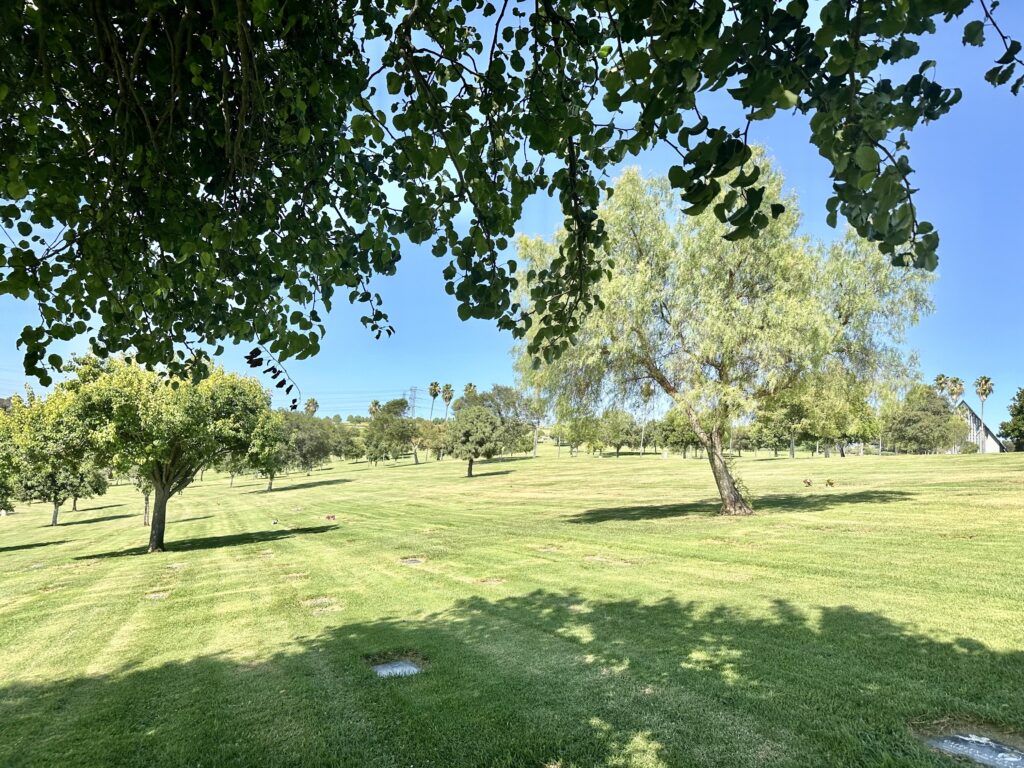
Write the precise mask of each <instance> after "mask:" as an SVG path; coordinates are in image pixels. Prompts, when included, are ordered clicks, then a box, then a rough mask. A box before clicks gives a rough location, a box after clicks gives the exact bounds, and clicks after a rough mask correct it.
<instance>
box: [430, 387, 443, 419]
mask: <svg viewBox="0 0 1024 768" xmlns="http://www.w3.org/2000/svg"><path fill="white" fill-rule="evenodd" d="M427 394H429V395H430V420H431V421H433V420H434V401H435V400H437V396H438V395H440V394H441V385H440V384H438V383H437V382H436V381H432V382H430V386H429V387H427Z"/></svg>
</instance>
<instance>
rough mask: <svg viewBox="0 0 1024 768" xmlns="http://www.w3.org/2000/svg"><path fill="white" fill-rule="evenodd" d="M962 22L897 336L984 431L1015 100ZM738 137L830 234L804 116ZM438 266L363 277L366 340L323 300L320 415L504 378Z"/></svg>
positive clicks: (22, 318) (1006, 387) (1016, 339)
mask: <svg viewBox="0 0 1024 768" xmlns="http://www.w3.org/2000/svg"><path fill="white" fill-rule="evenodd" d="M1000 12H1001V17H1000V18H1001V20H1002V24H1003V26H1004V29H1007V30H1009V31H1011V32H1012V33H1016V34H1017V35H1018V36H1020V35H1024V8H1022V7H1021V5H1020V4H1011V3H1007V4H1005V5H1004V7H1003V8H1001V9H1000ZM962 26H963V23H962V21H961V22H959V23H954V24H953V25H951V26H950V28H948V29H944V30H942V31H941V32H940V34H939V35H937V36H935V37H933V38H930V39H927V40H925V41H923V42H924V45H923V51H922V53H923V55H924V56H925V57H926V58H933V59H936V60H938V62H939V66H938V70H937V73H936V78H937V79H938V80H939V81H940V82H941V83H943V84H944V85H946V86H959V87H961V88H963V89H964V98H963V100H962V101H961V102H960V104H958V105H957V107H956V108H955V109H954V111H953V112H952V113H951V114H949V115H947V116H946V117H944V118H943V119H942V120H940V121H938V122H936V123H934V124H932V125H927V126H922V127H919V128H918V130H917V131H916V132H915V133H914V134H912V135H911V137H910V140H911V144H912V152H911V160H912V163H913V164H914V166H915V168H916V169H917V173H916V176H915V177H914V179H913V181H914V183H915V185H916V186H917V187H919V188H920V192H919V193H918V197H917V202H918V206H919V210H920V212H921V215H922V216H923V217H924V218H927V219H929V220H931V221H932V222H934V223H935V224H936V226H937V227H938V229H939V231H940V233H941V236H942V242H941V248H940V259H941V261H940V266H939V269H938V280H937V282H936V283H935V286H934V290H933V295H934V298H935V303H936V311H935V313H934V314H933V315H931V316H930V317H928V318H926V319H925V320H924V321H923V322H922V323H921V324H920V325H919V326H918V327H917V328H915V329H914V330H913V331H912V332H911V334H910V339H909V346H910V347H911V348H913V349H915V350H916V351H917V352H918V353H919V356H920V364H921V371H922V373H923V375H924V376H925V378H926V379H931V378H932V377H933V376H934V375H935V374H936V373H939V372H943V373H946V374H948V375H955V376H960V377H961V378H962V379H964V380H965V381H966V382H968V392H969V393H970V396H969V398H968V399H969V400H971V401H972V402H973V401H975V400H976V398H974V397H973V388H972V387H971V386H970V383H971V382H973V381H974V379H975V378H976V377H977V376H979V375H981V374H986V375H988V376H991V377H992V379H993V380H994V382H995V393H994V394H993V396H992V397H991V398H990V400H989V402H988V404H987V406H986V421H988V422H989V424H990V426H993V427H998V423H999V421H1000V420H1002V419H1004V418H1005V417H1006V406H1007V404H1008V403H1009V400H1010V398H1011V397H1012V395H1013V393H1014V392H1015V391H1016V390H1017V388H1018V387H1024V320H1022V313H1021V306H1020V304H1021V302H1024V295H1022V290H1024V260H1022V256H1024V228H1022V226H1021V224H1022V220H1024V192H1022V190H1021V186H1020V184H1021V181H1020V180H1021V179H1024V152H1022V151H1021V145H1020V139H1021V136H1022V135H1024V95H1022V96H1021V97H1020V98H1014V97H1013V96H1011V94H1010V92H1009V90H1008V89H1006V88H1002V89H998V90H997V89H994V88H992V87H991V86H989V85H988V84H987V83H986V82H984V80H983V74H984V72H985V70H986V69H988V67H990V66H991V61H992V59H993V58H994V57H995V56H997V55H998V53H997V51H996V47H995V46H994V45H993V44H992V43H991V42H990V43H989V44H988V45H987V46H986V47H985V48H984V49H977V48H969V49H965V48H963V46H962V45H961V44H960V32H959V29H960V28H962ZM716 107H717V109H716ZM710 111H711V113H712V115H714V116H719V118H720V120H722V121H725V120H727V119H728V118H729V116H730V110H729V109H728V107H719V106H718V105H716V104H712V105H711V110H710ZM751 133H752V138H753V140H755V141H757V142H758V143H761V144H763V145H765V146H767V147H768V149H769V151H770V152H771V154H772V155H773V156H774V157H775V159H776V160H777V162H778V164H779V166H780V168H781V169H782V171H783V172H784V173H785V175H786V178H787V183H788V184H789V185H790V186H791V187H792V188H793V189H794V190H795V191H796V193H797V194H798V195H799V197H800V204H801V208H802V210H803V213H804V225H803V226H804V229H805V230H806V231H807V233H809V234H811V235H813V236H815V237H818V238H822V239H831V238H833V237H836V236H837V235H838V233H837V232H835V231H833V230H830V229H829V228H828V227H827V226H826V224H825V209H824V201H825V199H826V198H827V197H828V194H829V189H830V187H829V184H828V170H827V166H826V164H825V163H824V162H823V161H822V160H821V158H819V157H818V155H817V151H816V150H815V149H814V148H813V147H812V146H811V145H810V144H809V142H808V130H807V127H806V123H805V121H804V120H803V119H802V118H797V117H789V116H784V117H781V118H776V119H774V120H772V121H770V122H768V123H761V124H757V125H755V127H754V129H752V132H751ZM632 164H635V165H639V166H640V168H641V169H642V170H643V171H644V172H645V173H647V174H651V175H654V174H660V173H665V172H666V171H667V169H668V167H669V165H671V164H672V160H671V157H670V156H669V154H668V152H666V151H663V150H654V151H652V152H649V153H647V154H645V155H643V156H641V157H640V158H635V159H633V161H632ZM560 221H561V213H560V211H559V210H558V207H557V205H556V204H554V203H553V202H551V201H549V200H547V199H535V200H533V201H531V202H530V204H529V206H528V209H527V212H526V215H525V217H524V219H523V221H522V222H521V225H520V231H521V232H523V233H525V234H530V235H545V236H548V235H550V234H551V233H552V232H553V231H554V229H555V228H556V227H557V226H558V224H559V222H560ZM444 264H445V262H444V261H442V260H440V259H435V258H434V257H432V256H431V255H430V253H429V249H427V248H418V247H412V246H410V247H408V249H407V250H406V252H405V253H404V254H403V258H402V261H401V263H400V264H399V268H398V274H397V275H396V276H395V277H392V278H383V279H378V280H377V281H376V283H375V287H376V289H377V290H378V291H379V292H380V293H382V294H383V296H384V300H385V308H386V310H387V311H388V313H389V314H390V316H391V320H392V323H393V324H394V326H395V328H396V329H397V333H396V334H395V335H394V336H393V337H391V338H390V339H381V340H379V341H378V340H375V339H374V338H373V336H372V335H371V334H370V333H368V332H367V331H366V330H364V329H363V327H362V326H361V325H360V323H359V316H360V314H361V313H360V311H359V310H358V309H357V308H352V307H349V306H342V305H338V306H336V307H335V309H334V311H333V312H332V313H331V315H330V317H329V319H328V335H327V338H326V339H325V342H324V344H323V349H322V351H321V353H320V355H319V356H318V357H316V358H315V359H312V360H305V361H291V362H289V363H286V367H287V368H288V370H289V372H290V373H291V374H292V376H293V378H294V379H295V380H296V381H297V382H298V383H299V385H300V387H301V388H302V395H303V397H315V398H316V399H317V400H318V401H319V402H320V404H321V412H322V413H324V414H334V413H339V414H342V415H346V414H349V413H360V414H362V413H365V412H366V406H367V404H368V403H369V401H370V400H372V399H374V398H378V399H382V400H383V399H387V398H391V397H397V396H401V395H402V394H403V393H404V392H406V391H407V390H408V389H409V388H410V387H413V386H416V387H418V388H419V400H418V405H419V407H418V408H417V412H418V413H419V414H420V415H426V412H427V411H426V408H427V406H428V404H429V403H428V400H427V396H426V392H425V390H426V387H427V384H428V383H429V382H430V381H432V380H439V381H441V382H442V383H443V382H451V383H452V384H453V385H454V386H455V387H456V389H457V390H458V391H461V388H462V386H463V385H464V384H465V383H466V382H469V381H472V382H474V383H476V384H477V385H478V386H479V387H481V388H483V387H488V386H490V385H491V384H494V383H512V381H513V373H512V357H511V354H510V349H511V346H512V338H511V336H510V335H509V334H507V333H500V332H498V331H497V330H496V329H495V328H494V327H493V325H491V324H489V323H486V322H482V321H468V322H461V321H459V319H458V318H457V316H456V313H455V301H454V300H453V299H452V298H451V297H449V296H447V295H446V294H445V293H444V290H443V280H442V278H441V269H442V268H443V267H444ZM0 317H2V318H3V322H2V323H0V394H6V393H8V392H11V391H16V390H19V389H20V388H21V386H22V385H23V383H24V376H23V374H22V373H21V354H20V353H19V352H18V350H16V349H15V340H16V338H17V336H18V333H19V332H20V329H21V327H22V326H23V325H25V324H26V323H29V322H34V320H35V317H36V311H35V308H34V306H33V305H31V304H27V303H23V302H19V301H17V300H15V299H12V298H11V297H0ZM247 350H248V347H247V346H243V347H237V348H229V350H228V353H226V354H225V355H224V357H223V358H222V360H221V362H222V363H223V364H224V365H225V366H226V367H228V368H229V369H234V370H239V371H247V370H248V369H246V368H245V366H244V363H243V362H242V355H243V354H244V353H245V352H246V351H247ZM268 383H269V382H268ZM280 404H284V403H283V401H282V403H280Z"/></svg>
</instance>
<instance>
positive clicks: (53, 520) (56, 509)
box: [50, 501, 60, 525]
mask: <svg viewBox="0 0 1024 768" xmlns="http://www.w3.org/2000/svg"><path fill="white" fill-rule="evenodd" d="M59 512H60V502H57V501H55V502H53V517H51V518H50V525H56V524H57V515H58V513H59Z"/></svg>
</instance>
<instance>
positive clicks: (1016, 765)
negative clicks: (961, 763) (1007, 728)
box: [928, 733, 1024, 768]
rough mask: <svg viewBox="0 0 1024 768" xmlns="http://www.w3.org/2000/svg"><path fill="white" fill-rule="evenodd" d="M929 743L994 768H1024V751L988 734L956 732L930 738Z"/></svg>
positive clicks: (948, 753) (952, 753)
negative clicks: (993, 738) (996, 739)
mask: <svg viewBox="0 0 1024 768" xmlns="http://www.w3.org/2000/svg"><path fill="white" fill-rule="evenodd" d="M928 744H929V746H931V747H934V748H935V749H937V750H939V751H940V752H945V753H946V754H947V755H954V756H956V757H964V758H967V759H968V760H970V761H971V762H973V763H976V764H978V765H986V766H991V767H992V768H1024V752H1022V751H1020V750H1019V749H1014V748H1013V747H1010V746H1007V745H1006V744H1000V743H999V742H998V741H993V740H992V739H990V738H989V737H988V736H979V735H977V734H974V733H956V734H953V735H951V736H940V737H938V738H935V739H929V740H928Z"/></svg>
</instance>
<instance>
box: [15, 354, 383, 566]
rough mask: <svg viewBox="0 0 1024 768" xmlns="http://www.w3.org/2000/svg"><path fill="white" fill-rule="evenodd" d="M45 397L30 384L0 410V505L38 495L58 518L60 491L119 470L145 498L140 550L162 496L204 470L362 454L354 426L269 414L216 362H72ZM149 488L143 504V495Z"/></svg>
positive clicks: (250, 385) (63, 498)
mask: <svg viewBox="0 0 1024 768" xmlns="http://www.w3.org/2000/svg"><path fill="white" fill-rule="evenodd" d="M66 372H67V373H68V374H69V375H68V378H67V379H66V380H65V381H62V382H61V383H60V384H58V385H57V386H56V387H55V389H54V391H53V392H52V393H51V394H49V395H48V396H46V397H39V396H37V395H35V394H34V393H33V392H32V391H31V390H29V391H28V392H27V394H26V395H25V396H24V397H21V396H14V397H12V398H10V400H9V401H5V406H6V407H5V408H3V409H0V511H3V512H6V511H9V510H11V509H13V506H14V503H15V502H16V501H24V502H45V503H46V504H48V505H50V507H51V509H52V516H51V523H52V524H53V525H56V524H57V521H58V516H59V513H60V508H61V507H62V506H63V505H64V504H65V503H66V502H67V501H69V500H71V501H72V504H73V507H72V509H74V508H75V505H77V500H78V499H80V498H88V497H91V496H96V495H101V494H102V493H104V492H105V491H106V489H107V485H108V483H109V481H110V480H111V479H112V478H114V477H118V478H128V479H130V480H131V481H132V483H133V484H134V485H135V486H136V487H137V488H138V489H139V491H140V492H141V493H142V495H143V499H144V513H143V523H144V524H147V525H149V527H150V541H149V551H150V552H155V551H159V550H162V549H163V548H164V531H165V526H166V520H167V504H168V501H169V500H170V499H171V498H172V497H173V496H174V494H176V493H179V492H181V491H182V490H184V489H185V488H186V487H188V486H189V485H190V484H191V483H192V482H193V481H194V480H195V478H196V476H197V475H199V474H200V473H201V472H202V471H203V470H204V469H206V468H215V469H219V470H221V471H223V472H226V473H228V474H229V475H230V476H231V482H232V483H233V482H234V477H235V475H237V474H239V473H241V472H250V471H251V472H256V473H259V474H262V475H263V476H265V477H266V478H267V490H272V489H273V483H274V478H275V477H276V476H277V475H278V474H280V473H282V472H284V471H287V470H289V469H297V470H304V471H306V472H307V473H308V472H310V471H311V470H312V469H313V468H315V467H317V466H319V465H322V464H324V463H325V462H326V461H327V460H328V459H329V458H330V457H331V456H340V457H342V458H344V457H346V456H355V455H360V454H361V453H362V450H363V449H362V447H361V444H360V441H359V437H358V435H357V434H356V430H355V429H354V428H353V427H351V426H348V425H346V424H344V423H343V422H342V421H341V420H340V419H338V418H337V417H335V418H331V419H322V418H318V417H317V416H316V410H317V406H316V402H315V401H309V402H307V403H306V407H305V409H304V410H303V411H302V412H291V411H273V410H271V408H270V396H269V394H268V393H267V392H266V391H265V390H264V389H263V388H262V386H261V385H260V384H259V383H258V382H257V381H256V380H255V379H251V378H244V377H240V376H237V375H233V374H228V373H225V372H224V371H222V370H220V369H215V370H214V371H213V372H212V373H211V375H210V376H208V377H207V378H205V379H203V380H201V381H199V382H193V381H191V380H188V379H176V378H170V379H167V378H166V377H162V376H161V375H159V374H157V373H154V372H150V371H146V370H145V369H143V368H141V367H139V366H137V365H134V364H131V363H128V362H125V361H123V360H119V359H114V360H108V361H101V360H99V359H97V358H93V357H88V358H82V359H76V360H74V361H72V363H71V364H69V365H68V366H67V367H66ZM151 497H152V508H151V506H150V499H151Z"/></svg>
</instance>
